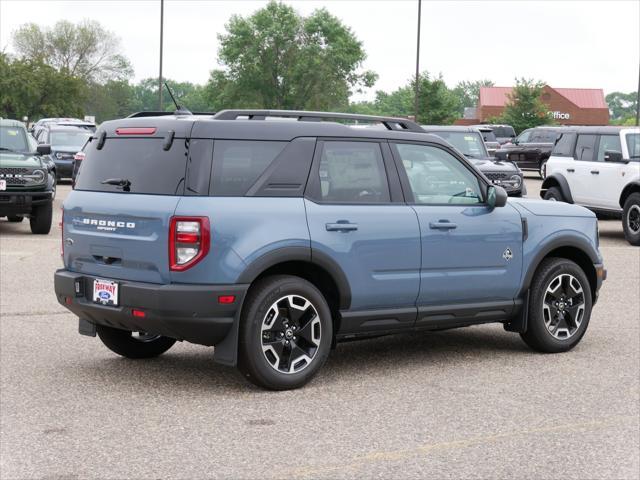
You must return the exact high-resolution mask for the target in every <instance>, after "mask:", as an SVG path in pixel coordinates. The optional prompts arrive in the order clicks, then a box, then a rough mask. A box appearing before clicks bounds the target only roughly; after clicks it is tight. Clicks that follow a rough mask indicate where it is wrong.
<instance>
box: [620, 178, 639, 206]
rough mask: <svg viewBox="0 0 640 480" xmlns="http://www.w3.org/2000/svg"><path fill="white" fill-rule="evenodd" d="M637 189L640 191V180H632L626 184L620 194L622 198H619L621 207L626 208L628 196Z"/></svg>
mask: <svg viewBox="0 0 640 480" xmlns="http://www.w3.org/2000/svg"><path fill="white" fill-rule="evenodd" d="M635 191H640V181H638V180H636V181H635V182H630V183H628V184H627V185H625V186H624V188H623V189H622V193H621V194H620V200H618V203H619V204H620V207H621V208H624V202H625V201H626V200H627V197H628V196H629V195H631V193H632V192H635Z"/></svg>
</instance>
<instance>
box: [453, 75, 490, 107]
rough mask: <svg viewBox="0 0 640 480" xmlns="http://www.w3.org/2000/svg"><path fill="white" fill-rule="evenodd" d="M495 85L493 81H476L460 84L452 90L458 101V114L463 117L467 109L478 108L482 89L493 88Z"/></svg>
mask: <svg viewBox="0 0 640 480" xmlns="http://www.w3.org/2000/svg"><path fill="white" fill-rule="evenodd" d="M494 85H495V84H494V83H493V82H492V81H491V80H487V79H484V80H475V81H466V80H465V81H462V82H458V84H457V85H456V86H455V88H454V89H453V90H452V92H453V94H454V95H455V96H456V97H457V99H458V104H459V110H458V113H459V114H460V115H462V113H463V112H464V109H465V107H476V106H477V105H478V99H479V98H480V87H493V86H494Z"/></svg>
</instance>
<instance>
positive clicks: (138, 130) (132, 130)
mask: <svg viewBox="0 0 640 480" xmlns="http://www.w3.org/2000/svg"><path fill="white" fill-rule="evenodd" d="M154 133H156V128H155V127H121V128H116V135H153V134H154Z"/></svg>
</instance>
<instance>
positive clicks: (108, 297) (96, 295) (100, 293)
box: [93, 278, 118, 307]
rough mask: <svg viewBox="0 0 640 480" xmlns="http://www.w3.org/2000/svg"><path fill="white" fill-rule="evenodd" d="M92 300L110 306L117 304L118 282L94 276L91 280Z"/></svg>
mask: <svg viewBox="0 0 640 480" xmlns="http://www.w3.org/2000/svg"><path fill="white" fill-rule="evenodd" d="M93 301H94V302H95V303H100V304H102V305H108V306H110V307H117V306H118V283H117V282H112V281H111V280H102V279H99V278H96V279H95V280H94V281H93Z"/></svg>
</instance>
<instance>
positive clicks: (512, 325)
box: [504, 290, 529, 333]
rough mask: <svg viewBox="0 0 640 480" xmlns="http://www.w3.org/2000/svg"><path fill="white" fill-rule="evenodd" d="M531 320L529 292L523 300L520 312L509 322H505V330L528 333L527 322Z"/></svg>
mask: <svg viewBox="0 0 640 480" xmlns="http://www.w3.org/2000/svg"><path fill="white" fill-rule="evenodd" d="M528 320H529V290H527V292H526V293H525V295H524V298H523V299H522V304H521V306H520V311H519V312H518V313H517V314H516V316H515V317H513V318H512V319H511V320H509V321H508V322H505V324H504V329H505V330H506V331H508V332H517V333H524V332H526V331H527V322H528Z"/></svg>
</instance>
